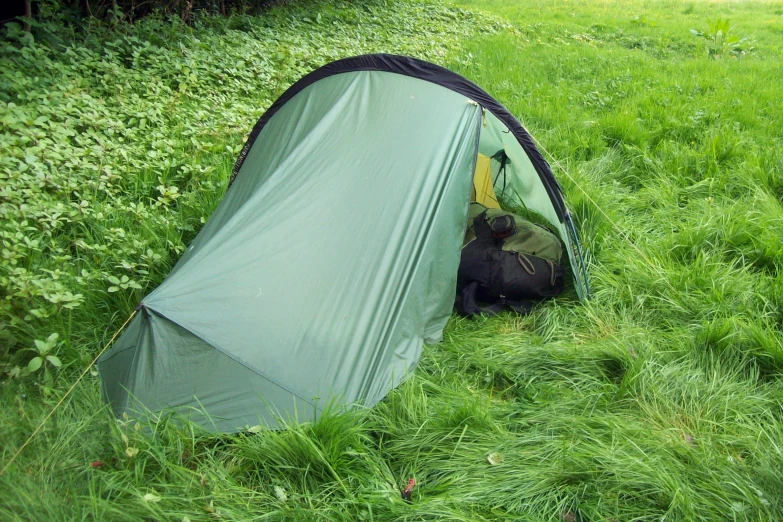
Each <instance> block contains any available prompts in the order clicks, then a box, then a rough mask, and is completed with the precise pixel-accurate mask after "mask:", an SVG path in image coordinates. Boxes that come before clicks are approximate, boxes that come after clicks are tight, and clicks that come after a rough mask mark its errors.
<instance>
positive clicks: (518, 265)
mask: <svg viewBox="0 0 783 522" xmlns="http://www.w3.org/2000/svg"><path fill="white" fill-rule="evenodd" d="M518 220H520V222H522V221H524V220H521V218H519V217H518V216H514V215H513V214H508V213H501V212H494V215H493V216H492V217H491V218H488V216H487V211H484V212H482V213H481V214H479V215H478V216H476V217H475V218H474V219H473V222H472V231H470V232H472V233H473V234H475V239H472V240H470V241H469V242H468V243H467V244H466V245H465V246H463V248H462V255H461V258H460V265H459V272H458V273H457V297H456V301H455V306H456V308H457V311H458V312H460V313H461V314H463V315H467V316H473V315H478V314H481V313H488V314H490V315H492V314H495V313H498V312H500V311H503V310H508V309H511V310H514V311H516V312H518V313H522V314H525V313H528V312H530V310H531V309H532V307H533V305H534V304H535V302H536V301H537V300H540V299H544V298H547V297H555V296H557V295H559V294H560V293H561V292H562V291H563V285H564V278H563V276H564V271H563V269H562V267H561V266H560V264H559V262H560V259H556V260H553V259H551V256H550V259H546V258H544V257H539V256H537V255H535V254H536V251H535V250H531V249H530V248H525V247H526V244H525V241H520V240H519V239H520V235H517V221H518ZM524 225H525V227H526V229H529V226H528V225H531V224H530V223H529V222H527V221H524ZM469 228H470V227H469ZM548 236H551V238H552V239H551V240H552V241H557V242H558V245H557V246H558V249H556V250H557V251H558V252H560V251H561V250H559V247H560V245H559V241H560V240H559V239H557V237H556V236H555V235H554V234H551V233H550V232H548V231H547V234H545V237H548ZM506 243H508V244H509V245H513V247H514V250H509V249H504V245H505V244H506ZM530 246H535V247H537V248H541V234H539V235H538V237H537V238H536V240H535V245H533V240H531V243H530ZM550 250H551V249H550Z"/></svg>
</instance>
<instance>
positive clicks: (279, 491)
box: [275, 486, 288, 502]
mask: <svg viewBox="0 0 783 522" xmlns="http://www.w3.org/2000/svg"><path fill="white" fill-rule="evenodd" d="M275 496H276V497H277V500H279V501H280V502H285V501H286V500H288V495H286V492H285V490H284V489H283V488H281V487H280V486H275Z"/></svg>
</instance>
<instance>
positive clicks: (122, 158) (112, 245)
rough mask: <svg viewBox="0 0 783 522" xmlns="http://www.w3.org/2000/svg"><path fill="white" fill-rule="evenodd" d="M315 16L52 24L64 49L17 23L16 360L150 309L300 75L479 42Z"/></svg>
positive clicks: (425, 13)
mask: <svg viewBox="0 0 783 522" xmlns="http://www.w3.org/2000/svg"><path fill="white" fill-rule="evenodd" d="M313 5H314V4H313V2H310V3H307V4H304V5H303V6H302V7H295V6H290V7H287V8H285V9H278V10H270V11H267V12H266V13H265V15H264V17H262V18H255V17H251V16H241V15H237V16H234V17H232V18H230V19H224V18H219V17H204V18H200V19H198V20H197V21H196V23H195V24H194V25H195V27H194V28H189V27H187V26H184V25H183V24H182V23H181V22H180V21H179V20H178V19H177V18H173V19H170V20H164V19H161V18H156V17H148V18H146V19H144V20H142V21H139V22H138V23H136V24H134V25H133V26H124V27H121V28H116V27H113V26H111V25H110V24H107V25H100V24H98V25H95V26H94V27H92V28H91V29H90V30H88V31H87V32H86V33H84V34H81V33H79V32H75V31H70V32H69V30H68V29H67V28H64V30H62V31H58V30H56V28H53V27H49V26H43V25H42V26H41V28H40V29H41V31H44V30H46V31H50V32H51V34H53V35H54V34H60V35H61V37H60V40H58V42H60V41H63V37H67V39H68V40H69V41H70V43H67V44H63V43H54V44H51V43H49V42H48V41H47V40H46V39H41V40H31V38H32V36H31V34H30V33H28V32H21V33H20V32H19V28H18V27H14V25H13V24H11V25H10V26H9V28H8V30H7V35H6V36H7V39H6V41H5V42H1V43H0V46H2V58H0V65H1V67H0V69H2V72H0V103H1V104H2V114H1V115H0V124H1V125H2V132H1V133H0V145H1V146H2V148H3V150H5V151H8V153H7V154H4V155H3V156H2V157H0V181H2V187H0V214H2V216H3V219H2V221H0V237H1V238H2V242H3V247H2V250H1V251H0V255H2V258H3V267H2V269H1V270H0V289H2V290H1V292H2V293H1V294H0V295H2V300H0V321H2V322H3V323H4V324H6V328H5V331H6V333H7V335H8V336H9V339H8V345H9V347H8V348H7V349H6V350H5V352H6V357H8V356H9V355H10V354H11V353H13V352H14V351H15V350H16V347H18V346H23V345H25V343H28V342H30V340H31V338H32V337H33V336H34V335H35V332H38V331H41V330H42V329H44V330H45V329H53V330H55V331H59V332H61V333H62V334H63V336H64V338H68V339H69V344H71V345H80V344H82V343H84V342H89V341H91V340H92V339H93V338H94V337H93V334H91V333H89V334H88V333H86V332H72V331H70V328H71V325H72V324H90V323H91V322H92V320H93V317H94V314H95V310H114V309H121V310H127V309H128V308H129V307H132V306H134V305H135V304H136V303H138V302H139V301H140V299H141V297H142V296H143V295H144V293H145V291H146V290H148V289H149V288H151V287H152V286H153V285H154V284H156V283H157V282H159V281H160V280H161V279H162V277H163V275H165V274H166V272H167V271H168V269H169V267H171V265H172V264H173V262H174V261H175V260H176V259H177V258H178V257H179V255H180V254H181V253H182V252H183V250H184V245H185V244H186V243H187V242H188V241H189V240H190V239H191V238H192V237H193V236H194V234H195V232H196V230H197V229H198V228H199V227H200V226H201V224H202V223H203V222H204V221H205V219H206V217H207V216H209V214H210V213H211V210H212V208H213V207H214V205H215V203H216V202H217V201H218V200H219V198H220V195H221V194H222V192H223V191H224V190H225V183H226V173H227V171H228V170H229V169H230V167H231V165H232V163H233V161H234V160H235V158H236V155H237V153H238V151H239V150H240V148H241V146H242V139H243V136H244V135H246V133H247V132H249V130H250V128H251V127H252V125H253V124H254V122H255V121H256V120H257V119H258V117H260V115H261V114H262V113H263V111H264V109H265V108H266V107H268V106H269V105H270V104H271V100H273V99H274V98H275V97H277V96H278V95H280V94H281V93H282V92H283V90H284V89H285V88H286V87H287V86H288V85H290V84H291V83H292V82H293V81H295V80H296V79H298V78H299V77H300V76H302V75H303V74H305V73H307V72H309V71H310V70H311V69H313V68H315V67H318V66H319V65H322V64H323V63H325V62H328V61H331V60H334V59H336V58H340V57H344V56H349V55H356V54H361V53H364V52H368V51H387V52H397V53H410V54H416V55H422V56H427V57H429V58H431V59H435V60H438V59H442V57H443V56H444V54H445V53H446V51H447V49H450V48H454V46H455V44H454V43H452V42H453V41H454V40H455V38H456V37H458V36H460V35H467V34H470V32H472V28H471V27H470V25H469V20H470V15H469V14H468V13H465V12H463V11H461V10H457V9H448V8H444V7H441V6H438V5H429V4H423V5H418V4H410V3H404V2H403V3H396V4H389V5H386V4H384V3H378V2H364V3H358V4H348V3H337V4H331V3H322V4H320V5H319V13H318V15H317V16H315V17H312V18H311V14H310V13H311V11H310V9H311V8H312V7H313ZM490 29H492V27H491V26H490ZM107 291H108V292H109V293H112V294H115V295H113V296H110V297H107V295H106V292H107ZM0 357H2V352H0ZM7 360H8V359H6V361H7ZM0 361H2V359H0ZM0 364H2V363H1V362H0ZM13 368H14V366H13V365H11V366H10V367H7V368H6V370H7V371H14V370H13ZM14 373H15V374H16V372H15V371H14Z"/></svg>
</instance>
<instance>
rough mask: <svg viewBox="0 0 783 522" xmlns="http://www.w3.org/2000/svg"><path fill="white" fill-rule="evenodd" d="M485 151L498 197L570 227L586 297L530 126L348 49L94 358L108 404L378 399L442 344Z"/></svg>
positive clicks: (302, 417) (232, 406) (263, 138)
mask: <svg viewBox="0 0 783 522" xmlns="http://www.w3.org/2000/svg"><path fill="white" fill-rule="evenodd" d="M479 154H481V155H483V156H485V157H489V158H492V159H491V164H490V165H489V167H488V168H489V169H490V170H491V173H492V175H493V179H494V183H495V185H496V190H497V191H498V192H500V193H501V195H502V197H503V198H505V199H508V200H510V201H512V202H515V203H517V204H520V205H524V206H525V207H527V208H528V209H530V210H532V211H535V212H536V213H538V214H539V215H540V216H542V217H543V218H544V219H546V220H547V221H549V223H550V224H551V225H552V226H553V227H554V228H555V229H556V230H557V231H558V232H559V235H560V237H561V238H562V239H563V241H564V243H565V245H566V250H567V252H568V256H569V261H570V263H571V268H572V272H573V275H574V286H575V288H576V291H577V293H578V294H579V296H580V297H582V298H584V297H586V296H587V293H588V288H587V280H586V271H585V266H584V261H583V259H582V257H581V254H580V251H579V246H578V245H579V244H578V238H577V237H576V232H575V229H574V227H573V224H572V222H571V217H570V214H569V212H568V209H567V208H566V206H565V203H564V201H563V198H562V193H561V189H560V187H559V185H558V184H557V181H556V180H555V178H554V176H553V174H552V172H551V170H550V168H549V166H548V165H547V163H546V161H545V160H544V159H543V157H542V156H541V155H540V153H539V152H538V151H537V149H536V147H535V145H534V143H533V141H532V139H531V137H530V135H529V134H528V133H527V131H526V130H525V129H524V128H523V127H522V126H521V125H520V123H519V122H518V121H517V120H516V119H515V118H514V117H513V116H512V115H511V114H510V113H509V112H508V111H507V110H506V109H505V108H504V107H503V106H501V105H500V104H499V103H498V102H497V101H496V100H494V99H493V98H492V97H491V96H489V95H488V94H487V93H486V92H484V91H483V90H481V89H480V88H479V87H477V86H476V85H474V84H473V83H471V82H470V81H468V80H466V79H465V78H463V77H461V76H459V75H458V74H456V73H453V72H451V71H449V70H447V69H444V68H442V67H440V66H437V65H434V64H431V63H427V62H424V61H420V60H417V59H414V58H409V57H402V56H393V55H383V54H379V55H365V56H358V57H354V58H348V59H344V60H339V61H336V62H333V63H330V64H328V65H325V66H323V67H321V68H320V69H317V70H315V71H314V72H312V73H310V74H308V75H307V76H305V77H303V78H302V79H300V80H299V81H298V82H297V83H295V84H294V85H293V86H291V87H290V88H289V89H288V90H287V91H286V92H285V93H284V94H283V95H282V96H281V97H280V98H279V99H278V100H277V101H276V102H275V103H274V104H273V105H272V106H271V107H270V108H269V110H268V111H267V112H266V113H265V114H264V115H263V116H262V117H261V119H260V120H259V121H258V123H257V124H256V126H255V127H254V129H253V131H252V132H251V134H250V136H249V138H248V140H247V143H246V144H245V146H244V148H243V150H242V152H241V154H240V157H239V159H238V161H237V163H236V166H235V168H234V171H233V173H232V176H231V183H230V185H229V189H228V191H227V192H226V195H225V197H224V198H223V200H222V201H221V203H220V204H219V206H218V207H217V209H216V210H215V212H214V213H213V214H212V216H211V217H210V218H209V220H208V222H207V223H206V225H205V226H204V227H203V228H202V230H201V231H200V232H199V234H198V236H197V237H196V238H195V240H194V241H193V243H192V244H191V245H190V246H189V247H188V249H187V250H186V252H185V253H184V255H183V256H182V257H181V259H180V260H179V261H178V263H177V264H176V266H175V267H174V268H173V269H172V271H171V273H170V274H169V275H168V276H167V278H166V279H165V280H164V281H163V283H162V284H161V285H160V286H158V287H157V288H156V289H155V290H154V291H153V292H152V293H150V294H149V295H148V296H146V297H145V298H144V299H143V301H142V303H140V305H139V313H137V315H136V317H134V319H133V321H131V323H130V325H129V326H128V328H127V330H126V331H125V332H124V333H123V335H122V336H121V337H120V339H119V340H118V341H117V342H116V344H115V345H114V346H113V347H112V348H111V349H110V350H109V351H108V352H106V354H104V355H103V356H102V357H101V359H100V360H99V363H98V367H99V370H100V374H101V379H102V393H103V397H104V399H105V400H106V401H107V402H108V403H109V404H110V405H111V407H112V409H113V411H114V413H115V414H117V415H122V414H123V413H129V414H131V415H133V414H134V412H138V411H140V410H141V409H147V410H150V411H152V412H159V411H162V410H164V409H174V410H176V411H179V412H185V413H186V414H187V415H189V416H190V418H191V419H192V420H193V421H195V422H197V423H200V424H202V425H204V426H205V427H207V428H209V429H212V430H216V431H236V430H239V429H242V428H244V427H245V426H248V425H250V426H252V425H257V424H266V425H268V426H270V427H276V426H277V425H278V422H279V421H278V419H280V418H282V419H285V418H288V417H293V418H296V419H297V420H299V421H307V420H311V419H313V417H314V416H316V415H317V414H318V412H319V411H320V409H321V408H323V407H324V406H325V405H326V404H327V403H329V402H331V401H336V402H337V403H338V404H343V405H355V404H360V405H365V406H371V405H373V404H375V403H376V402H377V401H379V400H380V399H382V398H383V397H384V396H385V395H386V393H388V391H389V390H390V389H392V388H393V387H394V386H397V385H398V384H399V383H400V382H402V380H404V379H405V377H406V376H407V375H408V374H409V373H410V371H411V370H412V369H413V367H415V365H416V363H417V362H418V359H419V355H420V352H421V347H422V343H423V342H436V341H439V340H440V339H441V336H442V331H443V328H444V326H445V325H446V321H447V320H448V318H449V316H450V314H451V311H452V306H453V301H454V295H455V285H456V279H457V268H458V265H459V259H460V247H461V244H462V236H463V234H464V231H465V225H466V216H467V214H468V206H469V199H470V193H471V188H472V181H473V174H474V172H475V170H476V163H477V157H479ZM501 185H502V186H501Z"/></svg>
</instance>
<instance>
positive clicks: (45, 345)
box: [25, 333, 63, 395]
mask: <svg viewBox="0 0 783 522" xmlns="http://www.w3.org/2000/svg"><path fill="white" fill-rule="evenodd" d="M58 338H59V336H58V334H56V333H53V334H51V335H50V336H49V337H47V338H46V340H45V341H41V340H40V339H35V348H28V349H27V351H29V352H33V353H34V354H35V355H34V356H33V358H32V359H30V361H29V362H28V363H27V367H26V369H25V373H26V374H27V375H38V374H42V377H41V384H42V387H41V390H42V391H43V393H44V394H45V395H48V394H50V393H51V392H52V389H53V388H54V375H53V372H56V371H57V370H59V369H60V367H61V366H62V364H63V363H62V361H60V358H59V357H57V351H58V348H59V347H60V345H61V342H60V341H58Z"/></svg>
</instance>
